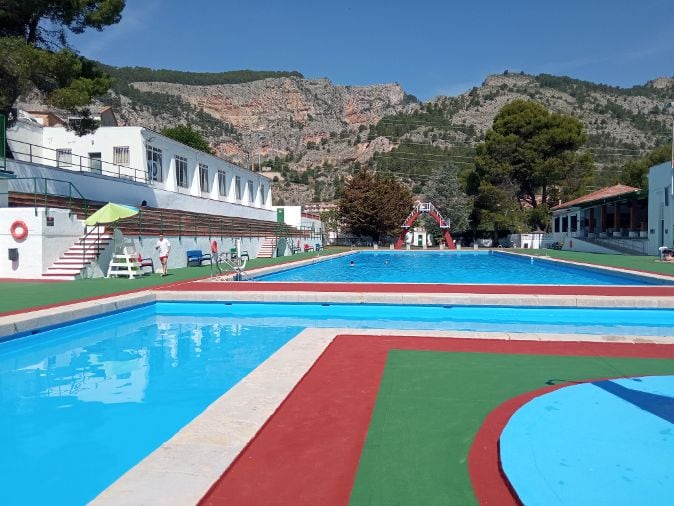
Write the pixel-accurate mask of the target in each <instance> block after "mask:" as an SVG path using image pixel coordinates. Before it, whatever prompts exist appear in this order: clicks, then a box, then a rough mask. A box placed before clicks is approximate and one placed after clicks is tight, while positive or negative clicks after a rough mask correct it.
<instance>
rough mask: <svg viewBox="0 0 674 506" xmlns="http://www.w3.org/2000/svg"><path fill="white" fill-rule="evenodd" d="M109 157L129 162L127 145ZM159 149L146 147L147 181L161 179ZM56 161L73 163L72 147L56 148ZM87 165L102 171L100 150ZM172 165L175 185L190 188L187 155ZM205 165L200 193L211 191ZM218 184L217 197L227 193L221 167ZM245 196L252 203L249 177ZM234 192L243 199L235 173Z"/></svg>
mask: <svg viewBox="0 0 674 506" xmlns="http://www.w3.org/2000/svg"><path fill="white" fill-rule="evenodd" d="M112 159H113V163H114V164H115V165H125V166H128V165H129V164H130V155H129V147H128V146H115V147H113V148H112ZM162 160H163V158H162V151H161V149H158V148H155V147H153V146H148V147H147V172H148V179H149V180H150V181H157V182H160V183H161V182H163V181H164V175H163V170H162V167H163V163H162ZM56 162H57V166H58V167H66V166H70V165H72V163H73V162H72V150H71V149H57V150H56ZM89 166H90V167H89V168H90V170H91V171H92V172H97V173H99V174H100V173H101V154H100V153H89ZM175 167H176V184H177V185H178V186H179V187H180V188H188V187H189V169H188V167H187V158H185V157H183V156H179V155H176V156H175ZM208 175H209V174H208V165H205V164H203V163H200V164H199V188H200V189H201V191H202V192H209V191H210V178H209V177H208ZM217 184H218V194H219V195H220V196H223V197H224V196H227V177H226V173H225V171H224V170H218V173H217ZM246 185H247V188H246V189H247V190H248V198H249V201H250V202H251V203H253V202H254V198H253V188H254V185H253V181H251V180H248V181H247V183H246ZM234 191H235V194H236V200H239V201H240V200H241V199H242V187H241V178H240V177H239V176H235V178H234ZM260 195H261V199H262V205H265V204H266V200H267V194H266V192H265V187H264V186H263V185H261V186H260Z"/></svg>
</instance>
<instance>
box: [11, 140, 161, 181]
mask: <svg viewBox="0 0 674 506" xmlns="http://www.w3.org/2000/svg"><path fill="white" fill-rule="evenodd" d="M7 140H8V141H9V143H10V145H11V148H12V155H13V156H14V159H15V160H16V161H22V162H29V163H37V164H40V165H44V166H47V167H56V168H61V169H67V170H72V171H75V172H88V173H90V174H100V175H103V176H110V177H116V178H119V179H127V180H130V181H135V182H137V183H147V182H148V177H147V172H146V171H144V170H139V169H135V168H133V167H129V166H128V165H122V164H116V163H111V162H107V161H105V160H102V159H100V158H90V157H87V156H82V155H76V154H72V153H66V152H64V151H63V150H58V149H53V148H48V147H45V146H40V145H38V144H31V143H29V142H24V141H19V140H15V139H9V138H8V139H7Z"/></svg>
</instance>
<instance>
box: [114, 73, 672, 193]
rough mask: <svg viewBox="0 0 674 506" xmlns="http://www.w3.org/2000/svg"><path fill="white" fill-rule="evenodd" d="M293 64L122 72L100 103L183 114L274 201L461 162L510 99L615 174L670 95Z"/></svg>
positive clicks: (145, 117)
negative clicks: (203, 77)
mask: <svg viewBox="0 0 674 506" xmlns="http://www.w3.org/2000/svg"><path fill="white" fill-rule="evenodd" d="M184 74H189V73H184ZM286 74H289V73H286ZM297 74H298V75H282V76H272V77H269V76H264V78H263V79H252V80H247V81H245V82H237V83H225V84H211V85H207V84H198V85H195V84H184V83H168V82H160V81H133V82H128V83H126V87H124V86H116V87H114V88H113V90H114V91H113V92H112V94H111V96H110V97H108V102H109V103H113V104H114V105H115V108H116V110H117V112H118V116H119V117H120V118H121V119H122V121H123V122H125V123H129V124H138V125H142V126H146V127H148V128H152V129H154V130H162V129H163V128H166V127H170V126H175V125H177V124H184V123H189V124H191V125H192V126H193V127H194V128H196V129H197V130H199V131H201V132H202V133H203V134H204V135H205V137H206V138H207V139H208V141H209V143H210V144H211V145H212V146H213V148H214V149H215V150H216V152H217V153H218V155H220V156H222V157H223V158H226V159H229V160H231V161H232V162H234V163H237V164H240V165H244V166H253V167H256V168H258V169H259V168H260V167H265V168H267V169H271V172H270V177H275V178H276V179H277V184H276V185H275V194H276V195H277V196H278V198H279V200H280V201H283V202H284V203H306V202H308V201H309V200H314V201H317V200H331V199H333V198H336V197H338V196H339V188H340V185H341V184H342V183H343V180H344V177H347V176H348V174H349V173H350V172H351V171H352V170H353V168H354V166H355V164H361V165H362V164H369V165H373V166H375V167H377V168H380V169H382V170H391V171H392V172H396V171H397V173H398V175H401V174H402V176H403V177H404V178H405V177H407V179H409V182H410V184H411V185H412V186H413V187H414V186H416V189H417V190H418V189H419V188H420V187H421V185H422V183H423V178H424V177H427V175H428V174H429V173H430V170H432V168H433V167H434V166H436V165H437V163H435V162H438V161H443V162H446V161H452V160H455V161H459V160H460V161H461V162H462V163H467V162H466V161H465V158H466V157H467V156H469V154H470V149H471V147H472V146H474V145H475V144H476V143H477V142H480V141H481V140H482V138H483V136H484V134H485V132H486V131H487V129H488V128H490V127H491V124H492V122H493V119H494V116H495V115H496V114H497V113H498V111H499V110H500V108H501V107H503V105H505V104H506V103H508V102H510V101H512V100H515V99H527V100H534V101H537V102H539V103H541V104H542V105H544V106H545V107H546V108H548V109H549V110H552V111H556V112H561V113H564V114H569V115H573V116H575V117H577V118H578V119H580V120H581V121H582V122H583V124H584V125H585V129H586V133H587V135H588V142H587V145H586V146H585V148H584V149H587V150H588V152H590V153H592V154H593V156H594V157H595V161H596V162H597V167H598V168H599V169H600V170H599V171H598V173H599V175H600V176H599V177H598V180H597V184H602V183H603V182H612V180H615V177H614V176H615V172H616V171H617V170H619V167H620V166H621V165H622V164H624V163H625V162H626V161H627V160H629V159H632V158H634V157H636V156H639V155H642V154H644V153H645V152H646V151H647V150H649V149H652V148H654V147H656V146H658V145H660V144H662V143H664V142H667V140H668V138H669V135H670V132H671V130H670V125H671V116H670V114H669V113H667V112H665V111H664V109H662V105H663V104H664V102H666V101H668V100H672V99H674V77H666V76H664V77H657V78H654V79H651V80H650V81H647V82H646V83H645V84H643V85H636V86H633V87H630V88H620V87H615V86H610V85H605V84H597V83H592V82H589V81H582V80H578V79H574V78H570V77H566V76H553V75H549V74H539V75H529V74H525V73H512V72H509V71H506V72H504V73H503V74H495V75H490V76H487V77H486V78H485V80H484V82H483V83H482V84H481V85H480V86H479V87H474V88H472V89H471V90H469V91H467V92H465V93H463V94H460V95H456V96H452V97H448V96H438V97H435V98H433V99H431V100H429V101H426V102H421V101H418V100H417V99H416V98H415V97H413V96H411V95H409V94H407V93H406V92H405V90H404V89H403V88H402V86H400V85H399V84H397V83H388V84H375V85H366V86H342V85H335V84H333V83H332V82H331V81H330V80H328V79H326V78H320V79H306V78H304V77H302V76H301V74H299V73H297ZM251 76H253V77H254V73H253V74H251ZM249 77H250V76H249ZM125 92H126V94H125ZM153 101H155V102H156V104H159V105H154V106H153V105H152V104H153ZM402 147H406V148H407V150H406V151H401V148H402ZM419 151H423V153H424V154H423V155H420V154H419V153H418V152H419ZM401 153H402V154H404V155H405V156H402V155H401ZM457 157H462V158H457ZM405 158H407V162H404V161H403V160H405ZM412 165H414V167H413V169H412V170H408V169H409V167H410V166H412ZM401 171H402V173H401Z"/></svg>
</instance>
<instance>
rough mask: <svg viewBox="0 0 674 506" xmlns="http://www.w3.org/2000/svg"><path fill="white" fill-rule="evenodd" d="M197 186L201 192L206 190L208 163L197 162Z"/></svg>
mask: <svg viewBox="0 0 674 506" xmlns="http://www.w3.org/2000/svg"><path fill="white" fill-rule="evenodd" d="M199 187H200V188H201V191H202V192H207V191H208V165H204V164H203V163H200V164H199Z"/></svg>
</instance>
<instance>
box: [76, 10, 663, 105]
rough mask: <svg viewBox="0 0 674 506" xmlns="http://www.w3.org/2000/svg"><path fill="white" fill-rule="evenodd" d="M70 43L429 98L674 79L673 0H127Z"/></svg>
mask: <svg viewBox="0 0 674 506" xmlns="http://www.w3.org/2000/svg"><path fill="white" fill-rule="evenodd" d="M70 44H71V45H72V46H73V47H74V48H75V49H76V50H77V51H79V52H80V54H82V55H84V56H86V57H88V58H92V59H95V60H99V61H101V62H103V63H106V64H109V65H115V66H139V67H150V68H155V69H158V68H164V69H172V70H184V71H195V72H222V71H227V70H241V69H252V70H296V71H299V72H301V73H302V74H303V75H304V76H305V77H306V78H328V79H330V80H331V81H332V82H333V83H335V84H339V85H368V84H376V83H391V82H396V83H399V84H400V85H401V86H402V87H403V89H404V90H405V91H406V92H407V93H410V94H412V95H415V96H416V97H417V98H419V99H421V100H429V99H431V98H433V97H435V96H438V95H457V94H460V93H463V92H465V91H467V90H469V89H470V88H472V87H473V86H479V85H480V84H481V83H482V82H483V81H484V79H485V78H486V77H487V76H488V75H491V74H500V73H503V71H504V70H509V71H513V72H520V71H524V72H525V73H527V74H540V73H547V74H554V75H565V76H570V77H574V78H577V79H583V80H587V81H592V82H596V83H605V84H610V85H614V86H621V87H630V86H634V85H636V84H644V83H646V81H649V80H651V79H654V78H656V77H660V76H673V75H674V2H673V1H672V0H613V1H608V0H565V1H564V2H561V1H549V0H537V1H534V0H528V1H518V0H510V1H508V0H501V1H492V0H473V1H452V0H445V1H442V0H415V1H406V2H402V1H399V0H388V1H382V0H359V1H357V0H356V1H354V0H339V1H333V2H325V1H320V0H319V1H308V0H307V1H305V0H301V1H300V0H276V1H261V0H239V1H231V0H222V1H217V0H192V1H191V2H190V1H185V0H181V1H177V0H163V1H162V0H126V7H125V9H124V12H123V13H122V20H121V22H120V23H119V24H117V25H113V26H110V27H107V28H105V29H104V30H103V31H102V32H97V31H95V30H89V31H87V32H86V33H84V34H81V35H71V36H70Z"/></svg>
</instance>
